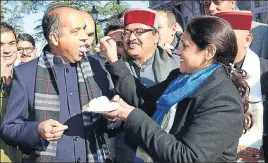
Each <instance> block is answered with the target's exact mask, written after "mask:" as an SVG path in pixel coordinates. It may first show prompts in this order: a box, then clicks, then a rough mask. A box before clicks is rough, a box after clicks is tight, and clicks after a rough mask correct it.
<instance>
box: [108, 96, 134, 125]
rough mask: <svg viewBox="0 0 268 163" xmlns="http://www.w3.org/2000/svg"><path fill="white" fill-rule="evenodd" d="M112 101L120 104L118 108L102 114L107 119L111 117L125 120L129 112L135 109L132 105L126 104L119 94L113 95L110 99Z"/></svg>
mask: <svg viewBox="0 0 268 163" xmlns="http://www.w3.org/2000/svg"><path fill="white" fill-rule="evenodd" d="M112 101H113V102H118V103H119V104H120V108H119V109H117V110H115V111H111V112H108V113H104V114H103V116H104V117H105V118H107V119H113V120H122V121H125V120H126V119H127V117H128V115H129V114H130V112H131V111H132V110H133V109H135V108H134V107H133V106H130V105H128V104H127V103H126V102H125V101H124V100H123V99H122V98H120V96H118V95H115V96H114V98H113V99H112Z"/></svg>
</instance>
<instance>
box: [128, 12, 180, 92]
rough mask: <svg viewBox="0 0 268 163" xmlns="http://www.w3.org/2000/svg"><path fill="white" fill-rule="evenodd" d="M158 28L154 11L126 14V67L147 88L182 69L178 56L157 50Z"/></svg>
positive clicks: (160, 49) (158, 48)
mask: <svg viewBox="0 0 268 163" xmlns="http://www.w3.org/2000/svg"><path fill="white" fill-rule="evenodd" d="M158 24H159V23H158V17H157V14H156V11H154V10H149V9H132V10H128V11H127V12H126V13H125V14H124V27H125V29H124V32H123V44H124V48H125V49H126V53H127V55H128V56H129V59H128V60H126V64H127V66H128V68H129V69H130V70H131V73H132V74H133V75H134V76H135V77H137V78H138V79H139V80H140V81H141V83H142V84H143V85H145V86H146V87H150V86H153V85H155V84H157V83H159V82H161V81H163V80H164V79H166V77H167V76H168V74H169V73H170V71H172V70H174V69H176V68H178V66H179V64H178V62H179V56H176V55H170V54H167V53H166V52H165V50H163V49H162V48H160V47H158V42H159V34H158V30H157V29H158Z"/></svg>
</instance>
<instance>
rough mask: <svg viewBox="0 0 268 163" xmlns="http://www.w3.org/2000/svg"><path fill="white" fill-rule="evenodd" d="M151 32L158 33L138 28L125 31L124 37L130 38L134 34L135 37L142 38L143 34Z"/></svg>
mask: <svg viewBox="0 0 268 163" xmlns="http://www.w3.org/2000/svg"><path fill="white" fill-rule="evenodd" d="M150 31H156V30H155V29H143V28H136V29H134V30H128V29H125V30H124V32H122V36H123V37H130V35H131V34H132V33H134V35H135V36H136V37H139V36H141V35H142V34H144V33H146V32H150Z"/></svg>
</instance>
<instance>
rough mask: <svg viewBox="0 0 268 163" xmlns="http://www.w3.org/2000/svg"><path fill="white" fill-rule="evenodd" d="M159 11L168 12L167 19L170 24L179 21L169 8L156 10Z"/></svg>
mask: <svg viewBox="0 0 268 163" xmlns="http://www.w3.org/2000/svg"><path fill="white" fill-rule="evenodd" d="M156 11H157V12H163V13H166V14H167V20H168V25H169V26H171V25H176V23H177V21H176V16H175V15H174V14H173V12H172V11H168V10H156Z"/></svg>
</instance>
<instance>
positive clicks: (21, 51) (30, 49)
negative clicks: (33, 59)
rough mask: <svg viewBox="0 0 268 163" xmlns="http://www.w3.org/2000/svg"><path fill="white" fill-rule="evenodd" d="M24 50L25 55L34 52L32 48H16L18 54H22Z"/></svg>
mask: <svg viewBox="0 0 268 163" xmlns="http://www.w3.org/2000/svg"><path fill="white" fill-rule="evenodd" d="M24 50H25V51H26V53H31V52H33V50H34V47H26V48H18V52H19V53H23V51H24Z"/></svg>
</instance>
